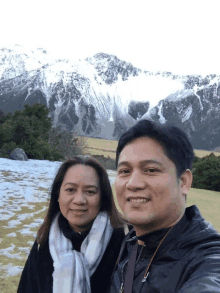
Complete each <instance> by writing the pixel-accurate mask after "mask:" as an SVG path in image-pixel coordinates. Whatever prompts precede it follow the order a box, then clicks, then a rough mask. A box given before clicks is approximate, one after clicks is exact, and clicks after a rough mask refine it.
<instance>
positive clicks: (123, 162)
mask: <svg viewBox="0 0 220 293" xmlns="http://www.w3.org/2000/svg"><path fill="white" fill-rule="evenodd" d="M146 164H157V165H160V166H163V164H162V163H160V162H159V161H156V160H143V161H140V162H139V165H140V166H143V165H146ZM121 165H130V163H129V162H128V161H121V162H120V163H119V164H118V167H120V166H121Z"/></svg>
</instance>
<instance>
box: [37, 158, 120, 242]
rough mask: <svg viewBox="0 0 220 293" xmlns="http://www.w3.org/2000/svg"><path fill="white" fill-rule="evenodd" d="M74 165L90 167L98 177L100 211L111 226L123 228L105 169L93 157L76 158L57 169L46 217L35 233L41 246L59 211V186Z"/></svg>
mask: <svg viewBox="0 0 220 293" xmlns="http://www.w3.org/2000/svg"><path fill="white" fill-rule="evenodd" d="M75 165H84V166H90V167H92V168H93V169H94V170H95V171H96V173H97V175H98V177H99V185H100V189H101V193H100V194H101V207H100V211H107V212H108V214H109V216H110V221H111V224H112V226H113V227H114V228H119V227H123V220H122V218H121V217H120V215H119V212H118V211H117V209H116V206H115V203H114V199H113V194H112V189H111V184H110V181H109V178H108V174H107V172H106V170H105V168H104V167H103V166H102V165H101V164H100V163H99V162H98V161H97V160H96V159H94V158H93V157H90V156H76V157H74V158H73V159H71V160H68V161H66V162H64V163H63V164H62V165H61V166H60V168H59V169H58V172H57V174H56V176H55V179H54V181H53V184H52V186H51V192H50V203H49V208H48V211H47V214H46V217H45V219H44V222H43V224H42V225H41V227H40V228H39V230H38V232H37V242H38V244H41V245H43V244H44V243H45V242H46V240H47V238H48V235H49V231H50V226H51V224H52V221H53V218H54V217H55V216H56V214H57V213H58V212H59V211H60V207H59V202H58V198H59V194H60V188H61V185H62V183H63V180H64V177H65V175H66V172H67V171H68V169H69V168H70V167H72V166H75Z"/></svg>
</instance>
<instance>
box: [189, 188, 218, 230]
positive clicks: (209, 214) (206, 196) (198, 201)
mask: <svg viewBox="0 0 220 293" xmlns="http://www.w3.org/2000/svg"><path fill="white" fill-rule="evenodd" d="M193 204H195V205H197V206H198V208H199V210H200V212H201V214H202V216H203V217H204V218H205V219H206V220H207V221H208V222H210V223H211V224H212V225H213V226H214V227H215V229H216V230H217V231H218V232H220V212H219V211H220V192H216V191H210V190H204V189H195V188H191V189H190V191H189V193H188V195H187V206H191V205H193Z"/></svg>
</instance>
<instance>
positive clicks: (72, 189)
mask: <svg viewBox="0 0 220 293" xmlns="http://www.w3.org/2000/svg"><path fill="white" fill-rule="evenodd" d="M66 191H67V192H74V188H67V189H66Z"/></svg>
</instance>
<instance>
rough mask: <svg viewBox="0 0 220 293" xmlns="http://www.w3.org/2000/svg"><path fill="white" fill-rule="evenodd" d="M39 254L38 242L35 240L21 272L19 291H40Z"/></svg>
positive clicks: (32, 292)
mask: <svg viewBox="0 0 220 293" xmlns="http://www.w3.org/2000/svg"><path fill="white" fill-rule="evenodd" d="M37 254H38V244H37V240H35V242H34V245H33V247H32V249H31V251H30V254H29V256H28V259H27V261H26V264H25V266H24V269H23V271H22V274H21V279H20V283H19V285H18V290H17V293H38V292H39V288H38V280H37V278H38V274H37Z"/></svg>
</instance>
